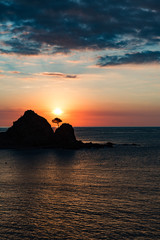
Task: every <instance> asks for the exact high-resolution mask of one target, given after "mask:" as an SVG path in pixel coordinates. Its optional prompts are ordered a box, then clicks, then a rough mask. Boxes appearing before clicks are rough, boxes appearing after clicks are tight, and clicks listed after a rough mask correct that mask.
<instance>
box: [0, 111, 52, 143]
mask: <svg viewBox="0 0 160 240" xmlns="http://www.w3.org/2000/svg"><path fill="white" fill-rule="evenodd" d="M0 136H1V135H0ZM2 136H3V138H1V137H0V143H2V145H9V146H45V145H48V144H50V143H51V142H52V141H53V138H54V132H53V130H52V128H51V125H50V124H49V123H48V122H47V120H46V119H45V118H43V117H41V116H39V115H38V114H36V113H35V112H34V111H32V110H28V111H26V112H25V113H24V115H23V116H22V117H20V118H19V119H18V120H17V121H15V122H13V126H12V127H10V128H9V129H8V130H7V131H6V132H5V133H3V135H2Z"/></svg>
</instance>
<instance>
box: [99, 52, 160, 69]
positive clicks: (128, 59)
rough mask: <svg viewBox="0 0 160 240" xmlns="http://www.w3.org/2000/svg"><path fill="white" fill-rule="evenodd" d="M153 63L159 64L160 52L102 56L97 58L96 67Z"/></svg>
mask: <svg viewBox="0 0 160 240" xmlns="http://www.w3.org/2000/svg"><path fill="white" fill-rule="evenodd" d="M153 62H154V63H160V51H157V52H151V51H146V52H137V53H130V54H125V55H123V56H104V57H100V58H99V61H98V65H99V66H101V67H104V66H116V65H122V64H147V63H153Z"/></svg>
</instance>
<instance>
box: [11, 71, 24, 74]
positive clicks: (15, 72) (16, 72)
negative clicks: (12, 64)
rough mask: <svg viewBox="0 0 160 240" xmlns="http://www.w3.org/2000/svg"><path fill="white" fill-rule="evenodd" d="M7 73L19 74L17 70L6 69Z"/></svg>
mask: <svg viewBox="0 0 160 240" xmlns="http://www.w3.org/2000/svg"><path fill="white" fill-rule="evenodd" d="M8 73H12V74H20V73H21V72H19V71H8Z"/></svg>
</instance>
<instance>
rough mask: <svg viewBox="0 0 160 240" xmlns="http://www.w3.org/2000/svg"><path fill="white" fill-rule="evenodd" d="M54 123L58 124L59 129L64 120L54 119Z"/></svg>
mask: <svg viewBox="0 0 160 240" xmlns="http://www.w3.org/2000/svg"><path fill="white" fill-rule="evenodd" d="M52 122H53V123H56V124H57V125H58V127H59V124H60V123H61V122H62V120H61V119H60V118H54V119H53V120H52Z"/></svg>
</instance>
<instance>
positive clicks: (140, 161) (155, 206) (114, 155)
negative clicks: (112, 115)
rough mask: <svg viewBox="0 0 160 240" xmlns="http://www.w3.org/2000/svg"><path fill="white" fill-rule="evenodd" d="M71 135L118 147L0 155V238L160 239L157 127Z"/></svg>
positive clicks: (0, 152)
mask: <svg viewBox="0 0 160 240" xmlns="http://www.w3.org/2000/svg"><path fill="white" fill-rule="evenodd" d="M2 130H4V129H1V131H2ZM75 133H76V136H77V138H78V139H81V140H83V141H85V142H90V141H93V142H107V141H111V142H114V143H116V145H115V146H114V147H113V148H101V149H81V150H60V149H58V150H54V149H21V150H16V149H0V239H1V240H3V239H6V240H8V239H9V240H10V239H13V240H19V239H23V240H30V239H41V240H43V239H61V240H63V239H69V240H72V239H74V240H81V239H82V240H83V239H84V240H93V239H116V240H117V239H118V240H119V239H137V240H141V239H145V240H148V239H156V240H158V239H160V128H156V127H154V128H152V127H150V128H145V127H144V128H140V127H139V128H136V127H135V128H123V127H121V128H119V127H113V128H109V127H106V128H75ZM132 143H136V144H138V145H137V146H134V145H132ZM127 144H130V145H127Z"/></svg>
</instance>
